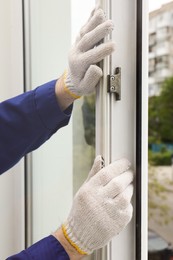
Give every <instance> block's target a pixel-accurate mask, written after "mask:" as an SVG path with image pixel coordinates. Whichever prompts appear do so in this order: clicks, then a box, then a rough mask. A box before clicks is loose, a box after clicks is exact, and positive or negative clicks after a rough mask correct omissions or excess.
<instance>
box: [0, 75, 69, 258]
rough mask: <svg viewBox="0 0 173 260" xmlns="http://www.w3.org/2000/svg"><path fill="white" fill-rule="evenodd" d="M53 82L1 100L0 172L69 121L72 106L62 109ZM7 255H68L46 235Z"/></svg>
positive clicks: (35, 256)
mask: <svg viewBox="0 0 173 260" xmlns="http://www.w3.org/2000/svg"><path fill="white" fill-rule="evenodd" d="M55 82H56V81H55V80H54V81H51V82H48V83H46V84H44V85H43V86H40V87H38V88H36V89H35V90H32V91H28V92H26V93H24V94H21V95H19V96H17V97H14V98H11V99H9V100H6V101H4V102H2V103H0V151H1V152H0V174H2V173H4V172H5V171H7V170H8V169H9V168H11V167H12V166H13V165H15V164H16V163H17V162H18V161H19V160H20V159H21V158H22V157H23V156H24V155H26V154H27V153H29V152H31V151H33V150H35V149H37V148H38V147H39V146H40V145H42V144H43V143H44V142H45V141H46V140H48V139H49V138H50V137H51V136H52V135H53V134H54V133H55V132H56V131H57V130H58V129H59V128H61V127H63V126H65V125H67V124H68V122H69V119H70V116H71V111H72V106H70V107H69V108H68V109H67V110H66V111H64V112H62V111H61V109H60V107H59V106H58V102H57V99H56V96H55ZM8 259H10V260H13V259H15V260H23V259H28V260H30V259H41V260H55V259H56V260H57V259H60V260H66V259H67V260H69V257H68V255H67V253H66V252H65V250H64V248H63V247H62V246H61V244H60V243H59V242H58V240H57V239H56V238H54V237H53V236H48V237H46V238H44V239H42V240H41V241H39V242H37V243H36V244H34V245H33V246H31V247H30V248H28V249H26V250H24V251H22V252H21V253H19V254H17V255H15V256H11V257H9V258H8Z"/></svg>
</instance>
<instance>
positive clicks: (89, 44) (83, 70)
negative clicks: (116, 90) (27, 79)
mask: <svg viewBox="0 0 173 260" xmlns="http://www.w3.org/2000/svg"><path fill="white" fill-rule="evenodd" d="M112 30H113V23H112V21H111V20H106V18H105V15H104V12H103V10H102V9H100V8H96V9H95V10H94V11H93V12H92V13H91V16H90V18H89V20H88V22H87V23H86V24H85V25H84V26H83V27H82V29H81V31H80V34H79V36H78V37H77V40H76V42H75V44H74V46H73V47H72V49H71V51H70V53H69V68H68V70H67V71H66V72H65V73H64V89H65V91H66V92H68V94H70V95H71V96H72V97H73V98H75V99H76V98H79V97H80V96H82V95H88V94H91V93H92V92H94V90H95V87H96V85H97V83H98V82H99V80H100V78H101V77H102V70H101V68H100V67H98V66H97V65H96V63H98V62H100V61H101V60H103V59H104V58H105V57H106V56H107V55H110V54H111V53H112V52H113V51H114V43H113V42H106V43H101V41H102V40H103V39H104V38H105V37H106V36H107V35H108V34H109V33H110V32H111V31H112ZM100 43H101V44H100Z"/></svg>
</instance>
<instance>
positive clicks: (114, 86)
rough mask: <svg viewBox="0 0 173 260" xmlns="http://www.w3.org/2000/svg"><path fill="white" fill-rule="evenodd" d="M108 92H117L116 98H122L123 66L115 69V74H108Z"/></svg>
mask: <svg viewBox="0 0 173 260" xmlns="http://www.w3.org/2000/svg"><path fill="white" fill-rule="evenodd" d="M108 92H109V93H115V95H116V100H121V68H120V67H117V68H116V69H115V74H113V75H108Z"/></svg>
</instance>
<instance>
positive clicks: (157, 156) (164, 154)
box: [148, 151, 172, 166]
mask: <svg viewBox="0 0 173 260" xmlns="http://www.w3.org/2000/svg"><path fill="white" fill-rule="evenodd" d="M171 156H172V152H170V151H161V152H157V153H153V152H152V151H149V152H148V159H149V162H150V164H151V165H155V166H156V165H169V166H170V165H171Z"/></svg>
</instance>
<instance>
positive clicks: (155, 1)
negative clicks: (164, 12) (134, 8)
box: [149, 0, 172, 12]
mask: <svg viewBox="0 0 173 260" xmlns="http://www.w3.org/2000/svg"><path fill="white" fill-rule="evenodd" d="M169 2H172V1H171V0H149V11H150V12H151V11H154V10H156V9H158V8H160V7H161V5H163V4H166V3H169Z"/></svg>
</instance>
